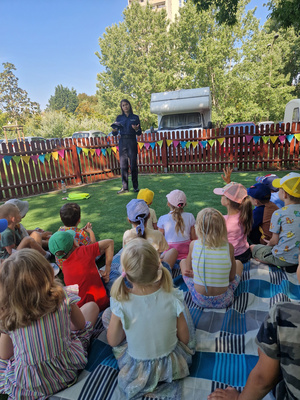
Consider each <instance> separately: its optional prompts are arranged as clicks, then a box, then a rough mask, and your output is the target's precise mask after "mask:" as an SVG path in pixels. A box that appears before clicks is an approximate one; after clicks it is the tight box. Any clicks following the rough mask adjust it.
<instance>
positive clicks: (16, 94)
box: [0, 62, 40, 124]
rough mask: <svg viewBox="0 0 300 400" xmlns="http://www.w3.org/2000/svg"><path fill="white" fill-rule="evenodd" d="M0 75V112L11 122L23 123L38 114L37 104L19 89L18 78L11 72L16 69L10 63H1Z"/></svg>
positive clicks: (24, 91)
mask: <svg viewBox="0 0 300 400" xmlns="http://www.w3.org/2000/svg"><path fill="white" fill-rule="evenodd" d="M2 65H3V67H4V70H3V72H1V73H0V110H1V111H3V112H5V113H7V115H8V118H9V120H10V121H11V122H13V123H15V122H17V123H21V124H22V123H24V121H25V119H26V117H27V116H29V115H32V114H35V113H39V112H40V107H39V105H38V103H35V102H32V101H30V98H29V97H28V93H27V92H26V90H23V89H21V88H19V86H18V80H19V79H18V78H17V77H16V76H15V74H14V72H13V71H16V67H15V66H14V64H11V63H8V62H7V63H3V64H2Z"/></svg>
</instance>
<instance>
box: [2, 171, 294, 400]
mask: <svg viewBox="0 0 300 400" xmlns="http://www.w3.org/2000/svg"><path fill="white" fill-rule="evenodd" d="M267 173H268V172H267V171H264V172H261V171H259V172H235V173H233V174H232V176H231V179H232V180H233V181H236V182H239V183H242V184H243V185H245V186H246V187H249V186H251V185H252V184H254V183H255V178H256V176H263V175H266V174H267ZM287 173H288V171H279V172H278V173H277V175H278V176H279V177H282V176H284V175H286V174H287ZM223 186H224V182H223V180H222V178H221V174H220V173H202V174H159V175H139V188H140V189H141V188H146V187H147V188H149V189H151V190H153V191H154V193H155V195H154V201H153V204H152V207H153V208H154V209H155V211H156V215H157V217H159V216H161V215H163V214H166V213H167V212H168V211H169V208H168V207H167V199H166V195H167V194H168V193H169V192H170V191H171V190H174V189H180V190H183V191H184V192H185V194H186V196H187V206H186V208H185V210H186V211H188V212H191V213H193V214H194V216H195V217H196V215H197V213H198V212H199V211H200V210H201V209H202V208H204V207H214V208H216V209H218V210H219V211H221V212H222V213H223V214H225V213H226V209H225V208H224V207H222V206H221V197H220V196H217V195H215V194H214V193H213V189H214V188H216V187H223ZM120 188H121V179H120V178H118V179H113V180H110V181H103V182H99V183H95V184H91V185H85V186H79V187H78V188H74V189H73V188H72V189H69V190H68V191H69V192H81V193H89V194H90V195H91V197H90V198H89V199H88V200H80V201H77V203H78V204H80V206H81V210H82V212H81V223H80V224H79V227H82V226H84V225H85V224H86V223H87V222H91V223H92V224H93V230H94V232H95V234H96V238H97V239H98V240H100V239H108V238H111V239H113V240H114V242H115V253H116V252H117V251H119V250H120V249H121V247H122V238H123V233H124V231H125V230H126V229H129V228H130V225H129V223H128V222H127V214H126V204H127V203H128V202H129V201H130V200H131V199H133V198H136V193H134V192H133V191H130V192H129V193H125V194H122V195H117V191H118V190H119V189H120ZM65 196H66V195H65V194H64V193H61V192H51V193H48V194H43V195H39V196H33V197H30V198H26V200H28V201H29V212H28V214H27V215H26V217H25V218H24V219H23V220H22V223H23V225H24V226H25V227H26V228H27V229H34V228H36V227H40V228H43V229H47V230H50V231H52V232H55V231H56V230H57V229H58V228H59V227H60V226H61V225H62V223H61V220H60V217H59V210H60V207H61V206H62V205H63V204H64V203H65V202H66V200H62V198H63V197H65ZM6 398H7V396H6V395H0V400H4V399H6Z"/></svg>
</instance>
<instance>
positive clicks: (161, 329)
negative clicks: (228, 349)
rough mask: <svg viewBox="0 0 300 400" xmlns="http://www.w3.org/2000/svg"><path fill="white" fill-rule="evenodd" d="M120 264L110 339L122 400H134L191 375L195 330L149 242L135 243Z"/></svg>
mask: <svg viewBox="0 0 300 400" xmlns="http://www.w3.org/2000/svg"><path fill="white" fill-rule="evenodd" d="M121 264H122V266H123V272H122V275H121V276H120V277H119V278H118V279H117V280H116V281H115V282H114V284H113V286H112V290H111V296H112V297H111V312H112V314H111V319H110V323H109V326H108V330H107V340H108V343H109V344H110V345H111V346H112V347H113V353H114V355H115V357H116V359H117V362H118V366H119V369H120V372H119V376H118V383H119V386H120V388H121V390H122V391H123V392H124V398H126V399H133V398H134V399H136V398H141V397H142V396H143V394H146V393H149V392H153V390H154V389H155V388H156V386H157V385H158V383H159V382H172V380H175V379H181V378H184V377H186V376H188V375H189V367H188V365H189V364H190V363H191V361H192V354H193V353H194V351H193V350H192V349H191V348H190V347H189V343H190V341H191V339H192V336H194V327H193V323H192V320H191V318H190V316H189V318H188V319H187V320H188V321H189V324H190V325H189V326H188V324H187V320H186V318H185V315H184V312H185V313H188V310H187V308H186V307H185V305H184V301H183V292H181V291H180V290H178V289H174V288H173V282H172V278H171V274H170V273H169V271H168V270H167V269H166V268H164V267H163V266H162V265H161V263H160V259H159V255H158V253H157V251H156V250H155V249H154V247H153V246H152V245H151V244H150V243H149V242H148V241H147V240H144V239H133V240H131V241H130V242H129V243H128V244H127V245H126V246H125V248H124V250H123V252H122V255H121ZM125 277H126V278H127V280H128V281H129V282H130V283H131V284H132V289H129V288H128V287H127V286H126V284H125V279H124V278H125ZM106 312H107V311H105V313H106ZM124 339H126V341H125V340H124Z"/></svg>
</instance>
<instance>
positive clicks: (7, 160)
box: [4, 156, 30, 165]
mask: <svg viewBox="0 0 300 400" xmlns="http://www.w3.org/2000/svg"><path fill="white" fill-rule="evenodd" d="M27 157H29V158H30V156H27ZM11 159H12V156H4V161H5V162H6V164H7V165H9V163H10V160H11Z"/></svg>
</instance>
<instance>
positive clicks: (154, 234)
mask: <svg viewBox="0 0 300 400" xmlns="http://www.w3.org/2000/svg"><path fill="white" fill-rule="evenodd" d="M136 238H137V234H136V229H135V228H132V229H129V230H128V231H126V232H125V233H124V235H123V247H124V246H125V245H126V244H127V243H129V242H130V241H131V240H132V239H136ZM145 239H146V240H147V242H149V243H151V244H152V246H153V247H154V248H155V250H157V251H158V252H159V253H162V252H163V251H165V250H168V248H169V246H168V243H167V241H166V239H165V237H164V235H163V234H162V233H161V232H160V231H156V230H154V229H149V228H148V222H147V226H146V228H145Z"/></svg>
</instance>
